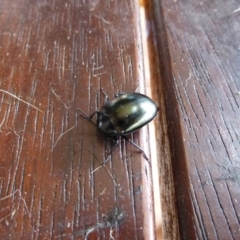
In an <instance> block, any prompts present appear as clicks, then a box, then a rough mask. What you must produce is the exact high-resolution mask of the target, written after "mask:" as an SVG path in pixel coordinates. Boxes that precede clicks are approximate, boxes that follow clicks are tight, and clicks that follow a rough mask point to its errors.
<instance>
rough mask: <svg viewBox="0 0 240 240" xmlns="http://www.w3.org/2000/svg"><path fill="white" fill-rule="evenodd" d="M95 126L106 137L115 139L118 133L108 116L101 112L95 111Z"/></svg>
mask: <svg viewBox="0 0 240 240" xmlns="http://www.w3.org/2000/svg"><path fill="white" fill-rule="evenodd" d="M97 128H98V130H99V131H100V132H101V133H102V134H103V135H104V136H105V137H107V138H111V139H113V140H114V141H117V140H118V138H119V134H118V132H117V131H116V129H115V128H114V126H113V124H112V122H111V120H110V118H109V117H108V116H106V115H104V114H103V113H101V112H98V113H97Z"/></svg>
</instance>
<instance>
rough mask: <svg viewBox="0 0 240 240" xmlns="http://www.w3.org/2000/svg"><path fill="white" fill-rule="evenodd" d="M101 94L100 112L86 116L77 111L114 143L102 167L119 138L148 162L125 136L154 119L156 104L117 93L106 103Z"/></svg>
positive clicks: (138, 95) (138, 97) (139, 94)
mask: <svg viewBox="0 0 240 240" xmlns="http://www.w3.org/2000/svg"><path fill="white" fill-rule="evenodd" d="M102 92H103V93H104V95H105V99H104V105H103V106H102V108H101V110H100V111H95V112H94V113H92V114H91V115H90V116H87V115H86V114H85V113H84V112H83V111H82V110H80V109H78V110H79V111H80V112H81V116H82V117H84V118H86V119H87V120H88V121H90V122H91V123H93V124H94V125H95V126H96V128H97V129H98V130H99V132H100V133H101V134H102V135H103V136H104V137H106V138H110V139H112V140H113V142H114V146H113V148H112V149H111V151H110V152H109V154H108V157H107V158H106V159H105V160H104V162H103V163H102V165H104V164H105V163H106V162H107V161H108V158H109V156H110V155H111V153H112V152H113V150H114V149H115V148H116V147H117V145H118V144H119V139H120V137H122V138H124V139H126V140H127V141H128V142H130V143H132V144H133V145H134V146H135V147H136V148H137V149H138V150H139V151H140V152H141V153H142V154H143V156H144V158H146V159H147V160H148V158H147V156H146V154H145V153H144V151H143V150H142V149H141V148H140V147H139V146H138V145H137V144H135V143H134V142H133V141H132V140H131V139H129V138H127V137H126V135H128V134H131V133H133V132H135V131H136V130H138V129H140V128H142V127H143V126H145V125H146V124H148V123H149V122H150V121H152V120H153V119H154V118H155V116H156V115H157V112H158V107H157V106H156V104H155V103H154V102H153V101H152V100H151V99H150V98H149V97H147V96H146V95H143V94H141V93H135V92H134V93H118V94H116V95H115V98H114V99H112V100H111V101H108V95H107V94H106V93H105V92H104V91H103V90H102ZM95 114H97V123H95V122H93V120H92V118H93V116H94V115H95Z"/></svg>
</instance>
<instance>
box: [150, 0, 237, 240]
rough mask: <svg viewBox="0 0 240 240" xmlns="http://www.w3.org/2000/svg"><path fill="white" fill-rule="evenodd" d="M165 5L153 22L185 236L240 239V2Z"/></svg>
mask: <svg viewBox="0 0 240 240" xmlns="http://www.w3.org/2000/svg"><path fill="white" fill-rule="evenodd" d="M161 2H162V5H161V6H160V5H159V1H154V3H153V15H154V20H155V27H156V32H155V34H156V39H157V43H158V50H159V63H160V67H161V68H160V69H161V84H162V85H163V87H164V91H163V93H164V95H165V107H166V117H167V123H168V134H169V141H170V149H171V152H172V165H173V177H174V181H175V191H176V197H177V209H178V216H179V227H180V235H181V238H182V239H239V238H240V231H239V226H240V218H239V216H240V205H239V199H240V190H239V189H240V188H239V174H240V162H239V159H240V158H239V156H240V148H239V139H240V131H239V118H240V109H239V103H240V102H239V101H240V97H239V96H240V95H239V87H240V85H239V84H240V81H239V71H240V68H239V64H238V63H239V61H240V59H239V39H240V35H239V31H238V29H239V27H240V26H239V17H240V15H239V13H240V11H239V2H238V1H228V2H226V1H223V0H220V1H215V0H211V1H200V2H199V1H190V0H186V1H173V2H172V1H167V0H166V1H165V0H163V1H161ZM161 14H162V15H161ZM163 18H164V20H165V21H164V23H163V22H162V19H163Z"/></svg>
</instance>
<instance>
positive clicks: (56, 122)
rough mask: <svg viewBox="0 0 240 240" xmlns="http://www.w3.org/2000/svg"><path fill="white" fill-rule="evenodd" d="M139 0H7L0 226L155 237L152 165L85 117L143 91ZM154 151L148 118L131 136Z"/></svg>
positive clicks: (0, 75) (2, 39)
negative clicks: (119, 96) (109, 101)
mask: <svg viewBox="0 0 240 240" xmlns="http://www.w3.org/2000/svg"><path fill="white" fill-rule="evenodd" d="M138 10H139V9H138V3H137V2H136V1H132V0H118V1H111V0H106V1H98V0H94V1H84V0H82V1H81V0H58V1H54V0H50V1H42V0H39V1H33V0H13V1H8V0H1V1H0V61H1V65H0V90H1V91H0V99H1V101H0V112H1V114H0V131H1V132H0V146H1V148H0V156H1V157H0V162H1V164H0V169H1V175H0V206H1V207H0V236H1V238H2V239H154V231H155V230H154V222H153V216H154V214H153V203H152V187H151V186H152V184H151V172H150V170H149V165H148V163H147V162H146V161H145V160H144V158H143V157H142V156H141V154H140V153H139V152H138V151H137V150H136V148H134V147H133V146H132V145H131V144H129V143H127V142H125V141H121V144H120V146H119V147H118V148H117V149H116V151H114V153H113V154H112V156H111V159H110V161H109V162H108V163H107V165H106V167H104V168H100V169H99V170H97V171H95V172H93V171H94V169H96V168H97V167H98V166H99V165H100V163H101V162H102V161H103V160H104V159H105V158H106V156H107V153H108V152H109V151H110V149H111V144H110V142H107V141H105V140H104V139H103V138H102V137H101V136H100V135H99V134H97V133H96V129H95V128H94V126H93V125H92V124H91V123H89V122H88V121H86V120H85V119H83V118H81V117H79V112H78V108H79V109H81V110H83V111H84V112H86V113H87V114H90V113H92V112H94V111H95V110H96V108H99V107H100V106H101V104H103V96H102V95H101V94H100V92H99V90H100V88H103V89H104V91H105V92H107V93H108V94H109V97H110V98H113V96H114V94H115V93H117V92H121V91H125V92H132V91H134V90H135V89H136V87H137V86H138V85H139V89H140V91H141V92H144V74H143V73H144V70H143V56H142V54H143V52H142V41H141V37H140V35H141V34H140V21H139V11H138ZM130 137H131V138H132V140H134V142H135V143H137V144H139V145H140V146H144V149H145V151H146V153H147V154H148V155H149V156H150V153H149V150H148V148H149V146H148V145H149V141H148V131H147V128H144V129H143V130H141V133H136V134H134V135H133V136H130Z"/></svg>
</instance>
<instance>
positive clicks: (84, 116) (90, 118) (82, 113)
mask: <svg viewBox="0 0 240 240" xmlns="http://www.w3.org/2000/svg"><path fill="white" fill-rule="evenodd" d="M78 111H79V112H81V114H80V116H81V117H83V118H85V119H87V120H88V121H89V122H91V123H92V124H93V125H94V126H95V127H97V125H96V123H95V122H93V121H92V118H93V116H94V115H95V114H96V113H98V111H96V112H94V113H92V114H91V115H90V116H88V115H87V114H86V113H85V112H83V111H82V110H81V109H79V108H78Z"/></svg>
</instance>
